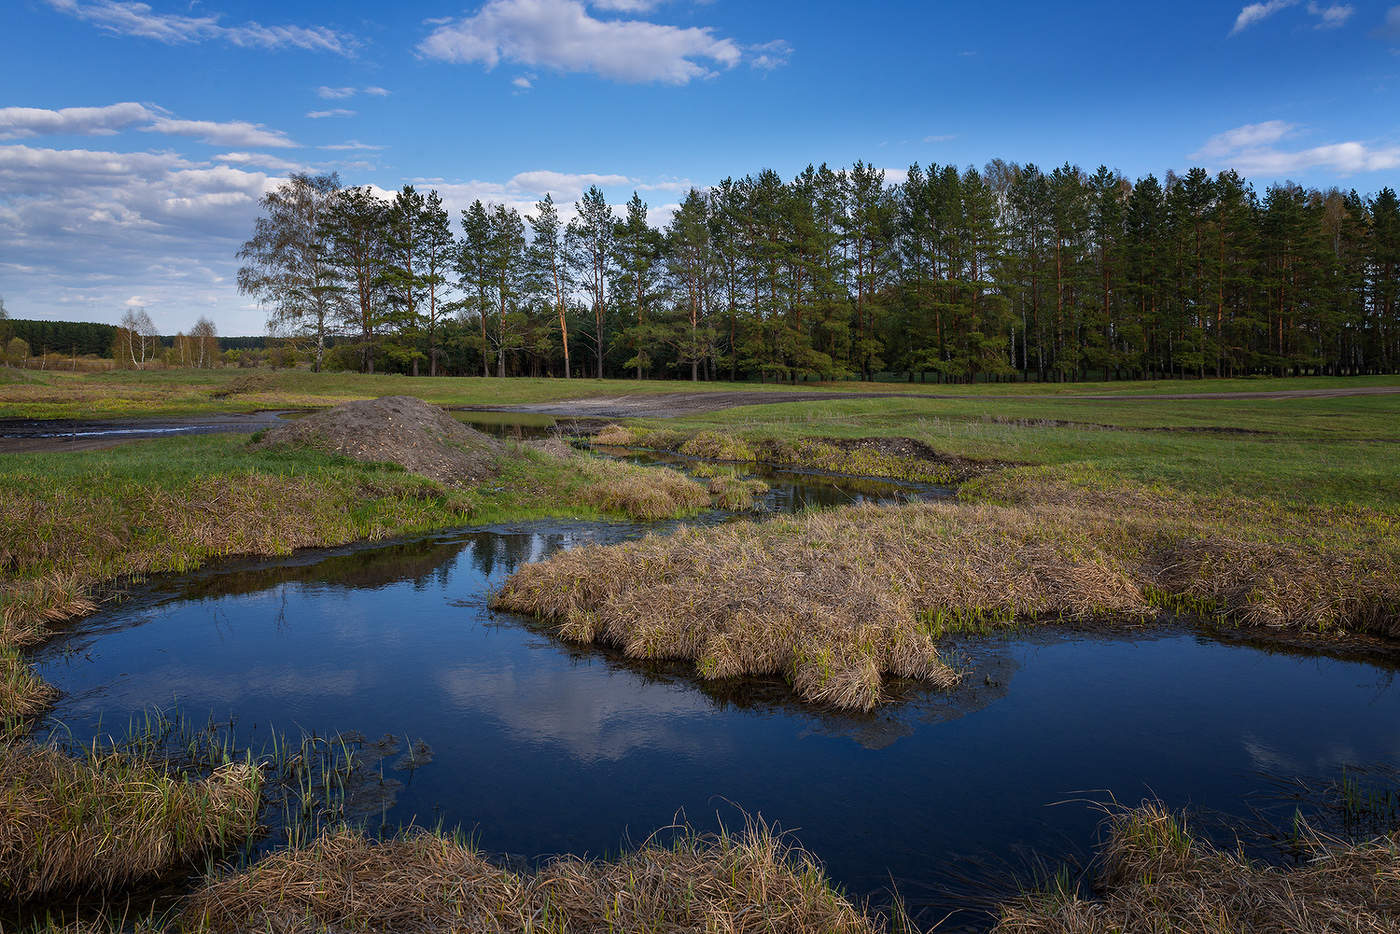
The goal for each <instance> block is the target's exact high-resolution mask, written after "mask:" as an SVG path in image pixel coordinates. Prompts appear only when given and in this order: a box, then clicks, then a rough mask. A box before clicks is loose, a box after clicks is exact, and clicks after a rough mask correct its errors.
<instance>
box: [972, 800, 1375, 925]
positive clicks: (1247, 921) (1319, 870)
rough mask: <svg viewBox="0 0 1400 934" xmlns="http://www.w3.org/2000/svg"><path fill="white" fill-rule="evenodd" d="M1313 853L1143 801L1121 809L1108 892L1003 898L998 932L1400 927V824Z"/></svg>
mask: <svg viewBox="0 0 1400 934" xmlns="http://www.w3.org/2000/svg"><path fill="white" fill-rule="evenodd" d="M1308 846H1309V849H1310V850H1311V858H1310V859H1308V860H1307V861H1306V862H1305V863H1303V864H1302V865H1299V866H1295V867H1292V868H1283V867H1277V866H1268V865H1264V864H1261V863H1258V862H1254V861H1250V860H1247V859H1245V858H1244V857H1242V856H1240V855H1238V854H1235V853H1227V852H1223V851H1221V850H1218V849H1216V848H1215V847H1213V846H1211V845H1210V844H1208V843H1205V842H1202V841H1200V840H1196V839H1194V838H1193V837H1192V836H1191V835H1190V833H1189V832H1188V831H1187V829H1186V827H1185V824H1184V823H1183V821H1182V820H1181V818H1180V817H1178V816H1177V815H1174V814H1171V813H1169V812H1167V811H1165V810H1163V809H1162V808H1161V807H1160V806H1159V805H1145V806H1143V807H1141V808H1138V809H1136V810H1132V811H1126V812H1123V813H1121V814H1119V815H1117V816H1115V818H1114V820H1113V823H1112V827H1111V831H1110V836H1109V842H1108V844H1107V846H1106V847H1105V849H1104V852H1103V854H1102V856H1103V871H1102V874H1101V877H1100V879H1099V884H1100V887H1101V888H1102V889H1103V890H1104V894H1103V899H1102V900H1101V901H1091V900H1088V899H1084V898H1082V897H1079V896H1078V895H1077V894H1074V893H1069V892H1065V891H1063V890H1057V891H1052V892H1048V893H1046V892H1042V893H1037V894H1031V895H1026V896H1023V897H1022V898H1020V899H1018V900H1016V901H1014V902H1012V903H1011V904H1008V905H1006V906H1004V907H1003V908H1002V911H1001V918H1000V922H999V923H998V925H997V927H996V932H997V934H1117V932H1125V931H1132V932H1142V934H1227V932H1242V931H1249V932H1257V934H1324V932H1326V934H1389V932H1394V931H1396V930H1400V832H1396V833H1392V834H1389V835H1387V836H1382V837H1378V838H1376V839H1375V840H1372V841H1369V842H1366V843H1362V844H1345V843H1341V842H1339V841H1326V840H1322V839H1320V838H1316V837H1313V838H1311V839H1310V840H1309V841H1308Z"/></svg>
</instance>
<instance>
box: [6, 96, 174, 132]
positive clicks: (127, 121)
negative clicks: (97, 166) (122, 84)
mask: <svg viewBox="0 0 1400 934" xmlns="http://www.w3.org/2000/svg"><path fill="white" fill-rule="evenodd" d="M153 119H155V114H153V113H151V111H149V110H147V109H146V107H145V106H144V105H142V104H137V103H133V102H130V101H128V102H126V103H121V104H109V105H107V106H106V107H64V108H63V109H62V110H44V109H43V108H40V107H0V139H19V138H23V137H29V136H38V135H40V134H47V135H57V134H73V135H79V136H110V135H112V134H114V133H116V132H117V131H118V130H122V129H125V128H126V127H129V126H133V125H135V124H137V123H149V122H150V121H151V120H153Z"/></svg>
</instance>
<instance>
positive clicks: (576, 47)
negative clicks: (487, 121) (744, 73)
mask: <svg viewBox="0 0 1400 934" xmlns="http://www.w3.org/2000/svg"><path fill="white" fill-rule="evenodd" d="M418 51H419V53H420V54H421V55H424V56H425V57H427V58H432V59H436V60H438V61H444V62H451V63H456V64H464V63H477V64H481V65H484V66H486V68H487V69H491V68H495V67H496V66H497V65H498V64H500V63H501V62H503V61H504V62H510V63H513V64H518V65H525V66H528V67H536V68H552V69H555V70H557V71H561V72H574V73H589V74H595V75H598V76H599V77H602V78H607V79H610V80H613V81H621V82H626V83H651V82H656V83H661V84H674V85H681V84H687V83H689V82H690V81H692V80H694V79H696V78H708V77H712V76H713V75H715V74H716V73H717V72H716V69H728V68H732V67H734V66H735V65H737V64H738V63H739V62H740V61H741V60H742V58H743V54H744V53H743V51H742V50H741V49H740V47H739V45H738V44H737V43H736V42H734V40H732V39H727V38H723V37H719V36H716V35H715V33H714V30H713V29H711V28H709V27H693V26H692V27H681V26H667V25H662V24H659V23H651V22H646V21H644V20H635V19H598V18H596V17H594V16H591V15H590V14H589V12H588V11H587V10H586V9H585V8H584V5H583V4H582V3H581V2H579V0H489V2H488V3H487V4H486V5H485V6H483V7H482V8H481V9H480V10H478V11H477V12H476V13H474V14H473V15H471V16H468V17H466V18H464V19H460V20H457V21H455V22H451V23H448V24H445V25H441V26H439V27H438V28H436V29H434V30H433V31H432V33H430V34H429V35H428V37H427V38H425V39H424V40H423V41H422V42H421V43H419V45H418Z"/></svg>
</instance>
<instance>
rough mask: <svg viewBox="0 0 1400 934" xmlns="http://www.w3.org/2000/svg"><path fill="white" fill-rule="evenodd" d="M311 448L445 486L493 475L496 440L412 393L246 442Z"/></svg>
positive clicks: (331, 412)
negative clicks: (389, 466) (394, 467)
mask: <svg viewBox="0 0 1400 934" xmlns="http://www.w3.org/2000/svg"><path fill="white" fill-rule="evenodd" d="M281 445H290V446H295V447H311V448H316V449H317V450H320V451H325V452H326V453H328V454H340V455H342V456H344V457H351V458H354V459H355V460H359V461H373V462H386V461H387V462H389V463H394V464H398V465H399V466H401V467H403V468H404V469H405V470H408V471H411V472H412V473H416V474H422V475H423V476H426V477H431V478H432V479H434V480H436V481H438V482H439V483H443V484H446V485H449V486H469V485H471V484H475V483H480V482H481V481H482V480H486V479H489V478H491V477H494V476H495V475H496V473H497V470H498V466H497V462H498V460H499V458H500V456H501V454H502V453H503V449H502V447H501V444H500V442H498V441H496V440H495V439H494V438H491V437H489V436H488V435H484V434H482V433H481V432H479V431H474V430H473V429H471V428H468V427H467V426H466V425H463V424H462V423H461V422H459V421H457V420H456V419H454V418H452V417H451V416H450V415H448V414H447V413H446V412H444V411H443V410H442V409H440V408H438V407H437V406H435V405H429V404H428V403H426V402H424V401H422V400H421V399H415V398H413V397H412V396H385V397H384V398H382V399H373V400H368V401H365V402H346V403H343V404H341V405H338V406H336V407H335V408H333V409H327V410H326V411H324V412H317V413H315V414H313V415H308V416H306V417H305V418H302V419H298V420H296V421H294V422H289V423H287V424H285V425H280V426H278V427H277V428H273V429H272V430H270V431H268V432H267V433H266V434H264V435H263V436H262V437H261V438H259V439H258V440H257V441H256V442H254V444H253V445H252V446H253V448H254V449H262V448H269V447H275V446H281Z"/></svg>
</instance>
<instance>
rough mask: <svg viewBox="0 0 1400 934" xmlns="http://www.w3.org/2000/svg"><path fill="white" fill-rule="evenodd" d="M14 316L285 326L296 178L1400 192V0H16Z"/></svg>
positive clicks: (5, 142) (476, 189)
mask: <svg viewBox="0 0 1400 934" xmlns="http://www.w3.org/2000/svg"><path fill="white" fill-rule="evenodd" d="M0 35H2V36H3V37H4V40H3V47H4V49H5V54H4V55H3V56H0V297H3V298H4V299H5V303H6V306H7V308H8V310H9V312H10V314H11V315H13V316H15V317H39V318H63V319H70V320H96V321H110V322H115V321H116V320H117V319H118V318H119V317H120V316H121V314H122V313H123V311H124V310H125V308H126V307H129V306H132V305H141V306H143V307H146V308H147V310H148V311H149V313H150V314H151V316H152V318H153V319H154V320H155V322H156V324H157V326H158V327H159V328H160V329H161V330H162V331H163V332H165V333H173V332H174V331H176V330H178V329H182V328H188V327H189V326H190V325H191V324H192V323H193V322H194V320H195V319H196V318H197V317H199V316H200V315H208V316H210V317H211V318H212V319H213V320H214V321H215V323H216V324H217V325H218V327H219V329H220V332H221V333H224V334H251V333H260V332H261V330H262V325H263V320H264V314H263V312H262V311H261V310H259V309H258V308H257V307H256V306H254V305H252V304H250V303H249V301H248V300H247V299H246V298H245V297H243V296H240V295H239V294H238V292H237V289H236V288H235V286H234V277H235V274H236V269H237V263H236V260H235V259H234V256H233V254H234V252H235V251H236V250H237V248H238V245H239V243H240V242H241V241H242V240H243V239H244V238H245V237H246V236H247V235H248V233H249V231H250V227H251V224H252V220H253V218H254V217H255V216H256V213H257V208H256V201H257V198H258V196H259V195H260V194H261V193H262V192H263V191H264V190H266V189H267V188H268V187H270V186H275V185H277V184H278V183H279V180H280V179H281V178H284V177H285V175H286V174H287V173H288V172H289V171H293V170H295V169H298V168H302V169H307V170H311V171H325V170H331V169H334V170H337V171H339V172H340V174H341V177H342V179H343V180H344V181H345V182H347V183H350V184H373V185H376V186H378V187H380V188H383V189H386V190H387V189H394V188H397V187H398V186H400V185H402V184H403V183H405V182H414V183H416V184H419V185H420V186H432V187H437V188H439V189H440V190H441V191H442V192H443V194H444V196H445V198H446V199H447V201H448V203H449V205H450V206H451V207H453V208H454V209H455V208H460V207H462V206H465V204H466V203H469V202H470V200H471V199H472V198H474V197H481V198H483V199H489V200H497V201H504V202H507V203H512V204H516V205H518V206H520V207H521V208H522V209H524V208H527V207H528V206H529V205H531V204H532V203H533V202H534V201H535V200H536V199H537V198H538V197H540V196H541V195H542V194H543V193H544V192H545V191H551V192H552V193H553V194H554V197H555V200H556V201H560V202H562V203H566V204H567V203H572V201H573V200H574V199H576V198H577V197H578V195H579V194H580V192H581V190H582V189H583V188H584V187H586V186H587V185H588V184H589V183H591V182H598V183H599V184H601V185H602V187H603V188H604V190H605V191H606V192H607V194H608V196H609V198H610V200H612V201H614V202H618V203H620V202H622V201H625V200H626V199H627V198H628V197H629V196H630V195H631V193H632V191H633V189H637V190H639V191H640V192H641V194H642V197H643V198H644V199H645V200H646V201H647V202H648V203H649V204H650V205H651V206H652V208H653V215H652V216H653V220H654V221H656V222H664V220H665V219H666V218H667V216H668V212H669V206H671V205H674V204H675V203H676V202H678V201H679V200H680V198H681V196H682V195H683V193H684V190H685V189H686V188H687V187H689V185H691V184H695V185H701V186H703V185H706V184H710V183H713V182H715V181H717V180H718V179H719V178H722V177H723V176H725V175H743V174H745V173H748V172H753V171H757V170H758V169H760V168H764V167H772V168H775V169H778V170H779V171H780V172H782V173H783V174H784V175H785V176H790V175H791V174H792V173H793V172H794V171H797V170H799V169H801V168H802V167H803V166H805V165H806V164H807V163H809V162H821V161H826V162H829V163H831V164H832V165H847V164H849V163H851V162H852V161H854V160H856V159H865V160H866V161H868V162H873V163H875V164H876V165H879V166H883V167H887V168H889V169H890V170H891V172H890V176H889V177H890V178H891V179H897V178H898V176H899V172H900V170H902V169H904V168H906V167H907V166H908V165H909V163H911V162H914V161H918V162H920V163H921V164H925V165H926V164H928V163H930V162H936V163H940V164H943V163H954V164H956V165H958V166H966V165H969V164H971V165H978V166H980V165H983V164H984V163H986V162H987V161H988V160H989V159H992V158H998V157H999V158H1004V159H1007V160H1012V161H1018V162H1027V161H1033V162H1037V163H1040V164H1043V165H1052V164H1059V163H1062V162H1065V161H1069V162H1073V163H1078V164H1080V165H1083V166H1084V167H1086V168H1088V169H1092V168H1093V167H1095V166H1096V165H1098V164H1099V163H1100V162H1103V163H1106V164H1108V165H1109V166H1111V167H1114V168H1118V169H1120V170H1122V171H1123V172H1124V173H1126V174H1127V175H1129V176H1130V177H1138V176H1141V175H1145V174H1147V173H1149V172H1153V173H1156V174H1158V175H1159V176H1160V175H1161V174H1162V173H1163V172H1165V171H1166V170H1167V169H1177V170H1179V171H1180V170H1184V169H1186V168H1188V167H1190V166H1192V165H1197V164H1199V165H1204V166H1206V167H1207V168H1209V169H1211V170H1217V169H1221V168H1227V167H1235V168H1238V169H1239V170H1240V171H1242V172H1243V173H1245V174H1246V175H1248V176H1249V177H1250V178H1251V179H1252V180H1254V182H1255V183H1256V185H1257V186H1259V187H1261V188H1262V187H1263V186H1265V185H1267V184H1268V183H1270V182H1273V181H1276V180H1281V179H1293V180H1295V181H1299V182H1302V183H1304V184H1309V185H1317V186H1329V185H1334V184H1335V185H1339V186H1342V187H1344V188H1350V187H1355V188H1357V189H1358V190H1360V191H1362V192H1372V191H1375V190H1377V189H1379V188H1381V187H1382V186H1385V185H1390V186H1392V187H1394V186H1396V185H1397V184H1400V5H1396V4H1395V3H1387V2H1382V3H1368V2H1364V0H1356V2H1352V3H1332V2H1326V3H1316V2H1308V0H1265V2H1257V3H1249V4H1242V3H1240V2H1238V0H1235V2H1223V3H1222V2H1214V3H1211V2H1178V3H1174V4H1169V5H1160V4H1158V5H1138V4H1123V3H1063V4H1045V3H994V2H984V3H980V4H971V3H959V4H954V3H944V2H914V0H905V2H869V3H863V4H852V3H836V2H797V0H771V2H740V0H709V2H695V0H591V2H585V0H489V2H485V3H482V2H466V3H462V2H425V0H404V2H400V3H397V4H383V3H371V2H367V0H344V2H340V3H337V4H324V3H297V2H285V0H284V2H279V3H271V2H261V0H247V2H234V0H197V2H190V0H148V2H144V3H141V2H127V0H5V3H4V9H3V11H2V12H0Z"/></svg>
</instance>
